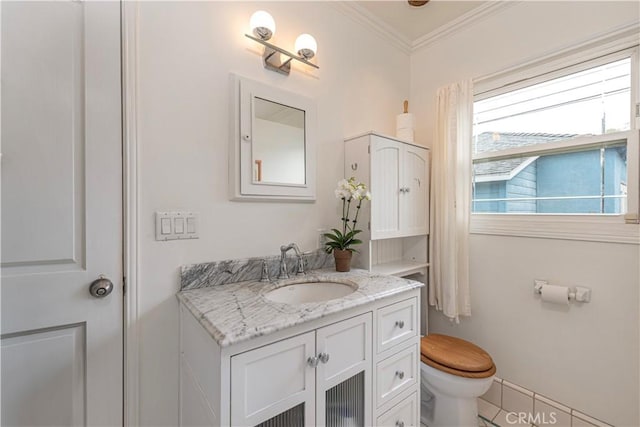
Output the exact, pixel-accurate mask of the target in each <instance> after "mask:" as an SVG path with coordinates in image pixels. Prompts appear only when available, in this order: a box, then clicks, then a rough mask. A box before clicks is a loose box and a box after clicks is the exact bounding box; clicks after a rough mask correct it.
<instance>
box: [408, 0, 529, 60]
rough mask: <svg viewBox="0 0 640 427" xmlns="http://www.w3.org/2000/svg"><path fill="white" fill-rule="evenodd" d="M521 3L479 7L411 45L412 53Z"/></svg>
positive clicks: (508, 1) (513, 1) (511, 1)
mask: <svg viewBox="0 0 640 427" xmlns="http://www.w3.org/2000/svg"><path fill="white" fill-rule="evenodd" d="M520 1H521V0H504V1H489V2H487V3H485V4H483V5H481V6H478V7H476V8H475V9H472V10H470V11H469V12H467V13H465V14H464V15H460V16H459V17H457V18H456V19H454V20H452V21H449V22H448V23H446V24H444V25H442V26H440V27H438V28H436V29H435V30H433V31H431V32H429V33H427V34H425V35H424V36H422V37H418V38H417V39H415V40H414V41H413V43H411V51H412V52H415V51H417V50H419V49H422V48H424V47H426V46H428V45H430V44H433V43H435V42H436V41H438V40H440V39H443V38H445V37H447V36H449V35H450V34H452V33H455V32H456V31H459V30H461V29H463V28H466V27H467V26H469V25H471V24H473V23H474V22H476V21H479V20H480V19H482V18H485V17H487V16H489V15H491V14H494V13H496V12H498V11H501V10H503V9H506V8H507V7H510V6H513V5H514V4H517V3H519V2H520Z"/></svg>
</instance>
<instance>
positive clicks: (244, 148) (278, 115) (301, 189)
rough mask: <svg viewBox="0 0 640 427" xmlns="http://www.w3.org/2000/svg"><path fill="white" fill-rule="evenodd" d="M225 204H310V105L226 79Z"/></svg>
mask: <svg viewBox="0 0 640 427" xmlns="http://www.w3.org/2000/svg"><path fill="white" fill-rule="evenodd" d="M231 79H232V94H231V101H232V102H231V108H232V110H231V111H232V112H233V114H232V120H231V131H232V132H231V141H230V144H231V145H230V151H229V153H230V158H229V184H230V196H231V200H273V201H314V200H315V170H316V169H315V168H316V165H315V114H316V113H315V103H314V102H313V101H311V100H310V99H309V98H306V97H303V96H301V95H298V94H294V93H291V92H288V91H285V90H282V89H280V88H277V87H273V86H269V85H266V84H264V83H260V82H256V81H254V80H250V79H246V78H244V77H240V76H237V75H233V74H232V75H231Z"/></svg>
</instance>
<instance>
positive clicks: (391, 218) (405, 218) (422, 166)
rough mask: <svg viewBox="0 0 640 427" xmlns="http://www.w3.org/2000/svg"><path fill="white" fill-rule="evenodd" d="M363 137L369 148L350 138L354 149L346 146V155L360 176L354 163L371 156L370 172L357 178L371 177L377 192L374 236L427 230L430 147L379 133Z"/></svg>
mask: <svg viewBox="0 0 640 427" xmlns="http://www.w3.org/2000/svg"><path fill="white" fill-rule="evenodd" d="M363 138H364V141H365V142H366V143H367V151H366V152H365V150H364V149H363V148H364V147H363V146H362V143H360V144H358V143H357V142H356V143H350V142H347V147H349V148H353V149H349V148H348V149H347V157H346V158H347V164H348V166H349V169H351V171H352V172H355V173H356V175H355V176H357V172H358V171H357V169H356V170H355V171H354V170H353V167H352V165H354V164H356V165H357V164H359V163H360V164H362V163H364V162H366V161H367V157H370V160H369V161H370V163H371V168H370V173H369V176H368V177H360V176H357V178H359V179H361V180H366V181H368V186H369V188H370V189H371V192H372V193H374V194H375V197H374V198H373V199H372V200H371V217H370V222H371V239H373V240H378V239H388V238H393V237H406V236H418V235H422V234H427V232H428V230H429V224H428V213H427V206H428V205H427V196H428V187H429V175H428V170H429V167H428V164H429V151H428V150H427V149H426V148H423V147H417V146H415V145H411V144H407V143H404V142H400V141H398V140H394V139H390V138H386V137H381V136H378V135H368V136H365V137H363ZM367 140H368V141H367ZM369 151H370V156H369V155H368V154H369ZM356 168H357V166H356ZM347 172H349V171H347Z"/></svg>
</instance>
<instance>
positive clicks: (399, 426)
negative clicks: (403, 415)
mask: <svg viewBox="0 0 640 427" xmlns="http://www.w3.org/2000/svg"><path fill="white" fill-rule="evenodd" d="M396 427H404V421H400V420H398V421H396Z"/></svg>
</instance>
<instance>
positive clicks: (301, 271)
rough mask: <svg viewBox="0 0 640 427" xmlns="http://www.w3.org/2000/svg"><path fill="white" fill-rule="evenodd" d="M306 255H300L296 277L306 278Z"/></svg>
mask: <svg viewBox="0 0 640 427" xmlns="http://www.w3.org/2000/svg"><path fill="white" fill-rule="evenodd" d="M304 255H305V254H299V255H298V267H297V268H296V275H298V276H304V275H305V274H306V273H305V271H304V265H305V263H306V261H305V259H304Z"/></svg>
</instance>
